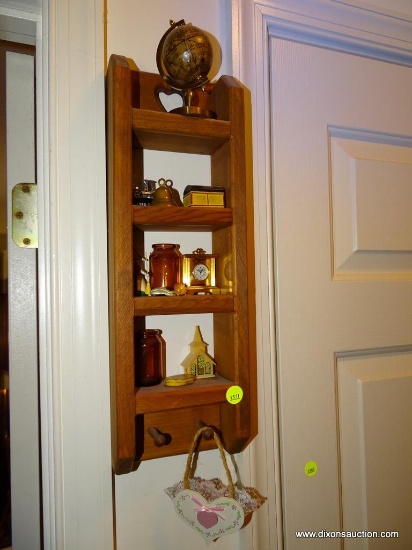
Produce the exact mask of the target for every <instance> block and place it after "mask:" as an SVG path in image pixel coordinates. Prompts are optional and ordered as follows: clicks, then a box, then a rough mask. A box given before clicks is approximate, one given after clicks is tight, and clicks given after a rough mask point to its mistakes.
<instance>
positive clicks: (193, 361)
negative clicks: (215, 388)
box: [181, 325, 216, 378]
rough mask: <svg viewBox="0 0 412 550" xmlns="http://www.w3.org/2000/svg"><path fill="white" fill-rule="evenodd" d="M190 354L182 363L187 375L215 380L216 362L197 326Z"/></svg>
mask: <svg viewBox="0 0 412 550" xmlns="http://www.w3.org/2000/svg"><path fill="white" fill-rule="evenodd" d="M189 346H190V351H189V354H188V355H187V356H186V357H185V358H184V359H183V361H182V362H181V365H182V367H183V368H184V369H185V373H186V374H188V375H190V376H196V378H213V377H214V376H215V367H216V362H215V360H214V359H213V357H212V356H211V355H209V354H208V352H207V343H206V342H205V341H204V340H203V337H202V333H201V332H200V327H199V326H198V325H197V326H196V328H195V333H194V336H193V341H192V342H191V343H190V344H189Z"/></svg>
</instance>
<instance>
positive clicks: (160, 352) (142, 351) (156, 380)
mask: <svg viewBox="0 0 412 550" xmlns="http://www.w3.org/2000/svg"><path fill="white" fill-rule="evenodd" d="M161 334H162V331H161V330H159V329H146V330H138V331H137V332H136V334H135V386H137V387H140V386H155V385H156V384H160V382H161V381H162V380H163V379H164V378H165V376H166V364H165V357H166V353H165V347H166V342H165V341H164V339H163V338H162V336H161Z"/></svg>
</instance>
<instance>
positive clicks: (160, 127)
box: [132, 109, 231, 155]
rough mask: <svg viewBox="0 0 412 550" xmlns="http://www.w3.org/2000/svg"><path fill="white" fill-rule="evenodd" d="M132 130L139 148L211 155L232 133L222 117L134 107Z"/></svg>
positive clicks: (228, 124)
mask: <svg viewBox="0 0 412 550" xmlns="http://www.w3.org/2000/svg"><path fill="white" fill-rule="evenodd" d="M132 116H133V122H132V124H133V131H134V133H135V135H136V137H137V139H138V141H139V145H140V147H141V148H142V149H152V150H157V151H172V152H175V153H191V154H198V155H211V154H213V153H214V152H215V151H216V150H217V149H219V147H221V145H222V144H223V143H225V142H226V141H228V140H229V139H230V137H231V124H230V122H228V121H225V120H211V119H207V118H199V117H191V116H184V115H176V114H171V113H159V112H156V111H148V110H145V109H133V115H132Z"/></svg>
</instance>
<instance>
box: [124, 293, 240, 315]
mask: <svg viewBox="0 0 412 550" xmlns="http://www.w3.org/2000/svg"><path fill="white" fill-rule="evenodd" d="M233 311H234V296H233V294H225V295H224V294H217V295H211V294H206V295H204V296H199V295H186V296H138V297H136V298H135V299H134V314H135V316H136V317H139V316H146V315H182V314H190V313H231V312H233Z"/></svg>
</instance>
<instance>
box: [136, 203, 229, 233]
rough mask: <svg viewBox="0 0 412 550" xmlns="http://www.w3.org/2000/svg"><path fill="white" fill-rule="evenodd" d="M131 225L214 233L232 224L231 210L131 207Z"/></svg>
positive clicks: (153, 229)
mask: <svg viewBox="0 0 412 550" xmlns="http://www.w3.org/2000/svg"><path fill="white" fill-rule="evenodd" d="M133 223H134V225H136V226H137V227H139V229H142V230H152V231H164V230H168V231H182V230H185V231H188V230H189V231H190V230H193V231H215V230H217V229H222V228H223V227H229V226H230V225H232V223H233V212H232V209H231V208H216V207H199V206H198V207H196V206H191V207H183V206H180V207H179V206H170V207H164V206H133Z"/></svg>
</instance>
